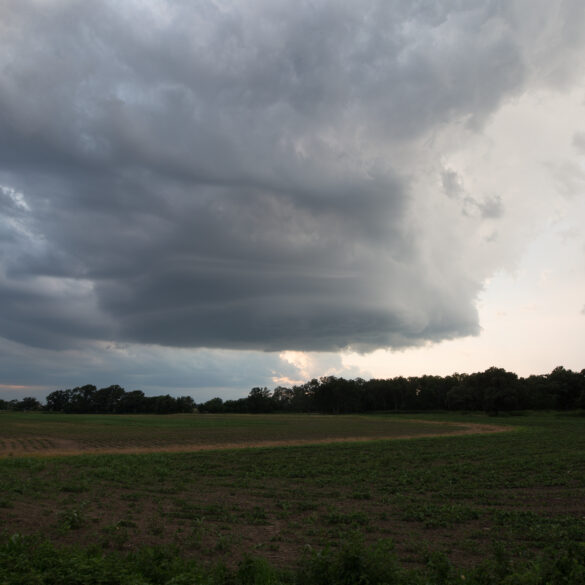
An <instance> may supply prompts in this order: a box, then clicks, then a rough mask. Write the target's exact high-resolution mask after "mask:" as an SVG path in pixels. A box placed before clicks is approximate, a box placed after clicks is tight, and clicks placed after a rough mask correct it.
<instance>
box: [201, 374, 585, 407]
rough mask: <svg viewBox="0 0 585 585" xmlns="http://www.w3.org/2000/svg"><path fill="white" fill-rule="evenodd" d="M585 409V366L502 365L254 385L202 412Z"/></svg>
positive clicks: (212, 402)
mask: <svg viewBox="0 0 585 585" xmlns="http://www.w3.org/2000/svg"><path fill="white" fill-rule="evenodd" d="M577 408H585V370H581V372H573V371H571V370H566V369H565V368H563V367H562V366H559V367H557V368H555V369H554V370H553V371H552V372H551V373H550V374H544V375H532V376H529V377H527V378H519V377H518V376H517V375H516V374H515V373H513V372H508V371H506V370H504V369H501V368H489V369H487V370H486V371H485V372H477V373H474V374H453V375H451V376H445V377H441V376H414V377H409V378H405V377H402V376H399V377H396V378H390V379H372V380H367V381H366V380H362V379H361V378H357V379H355V380H346V379H344V378H337V377H335V376H326V377H323V378H319V379H316V378H314V379H313V380H310V381H309V382H306V383H305V384H302V385H299V386H293V387H292V388H285V387H282V386H279V387H277V388H275V389H274V390H273V391H270V390H269V389H268V388H253V389H252V390H251V391H250V394H249V395H248V397H247V398H240V399H239V400H226V401H225V402H224V401H223V400H222V399H221V398H213V399H211V400H208V401H207V402H204V403H202V404H199V405H198V410H199V412H212V413H213V412H215V413H219V412H248V413H255V412H323V413H332V414H337V413H338V414H343V413H355V412H370V411H397V412H400V411H423V410H456V411H484V412H488V413H491V414H498V413H499V412H502V411H506V412H512V411H519V410H552V409H557V410H571V409H577Z"/></svg>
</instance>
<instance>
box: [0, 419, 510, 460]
mask: <svg viewBox="0 0 585 585" xmlns="http://www.w3.org/2000/svg"><path fill="white" fill-rule="evenodd" d="M408 421H409V422H416V423H424V424H428V425H440V424H444V423H441V422H436V421H425V420H419V419H408ZM449 424H452V425H456V426H458V427H459V428H458V429H457V430H455V431H453V432H447V433H445V432H442V433H416V434H401V435H388V436H356V437H327V438H325V439H306V440H305V439H294V440H266V441H238V442H221V443H212V444H209V443H205V444H202V443H180V444H168V445H160V444H159V445H153V446H148V447H143V446H137V445H132V444H131V442H130V444H128V445H125V446H117V447H113V446H108V447H94V446H87V445H83V444H82V443H81V442H78V441H75V440H71V439H64V438H53V437H42V436H38V437H34V436H33V437H30V436H29V437H26V438H23V439H7V440H3V441H0V457H7V456H10V457H22V456H41V457H42V456H47V457H48V456H59V455H86V454H101V453H109V454H116V453H119V454H129V453H136V454H138V453H189V452H195V451H217V450H222V449H226V450H227V449H249V448H258V447H293V446H299V445H320V444H330V443H358V442H364V441H388V440H398V439H418V438H430V437H446V436H452V435H471V434H483V433H500V432H504V431H509V430H511V428H510V427H506V426H501V425H492V424H480V423H449Z"/></svg>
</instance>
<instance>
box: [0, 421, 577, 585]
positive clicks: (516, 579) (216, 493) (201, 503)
mask: <svg viewBox="0 0 585 585" xmlns="http://www.w3.org/2000/svg"><path fill="white" fill-rule="evenodd" d="M133 418H134V419H135V420H136V424H135V427H136V428H146V429H148V430H149V431H150V435H151V439H152V441H153V442H155V441H156V437H157V435H158V434H159V433H161V434H162V435H163V436H164V435H165V433H170V432H175V433H178V434H180V433H181V432H184V429H185V428H186V426H188V425H189V424H190V423H188V422H187V421H197V422H196V423H192V424H199V421H200V425H201V426H199V427H197V428H198V432H201V433H202V434H205V432H209V433H211V434H213V432H217V433H225V435H224V436H225V437H226V441H228V437H229V441H231V440H233V439H234V437H236V436H241V437H242V436H244V433H246V436H247V437H248V439H250V440H251V441H253V440H254V439H258V438H259V437H262V438H263V439H268V438H270V437H272V438H273V439H281V438H282V437H283V436H286V435H287V434H289V433H290V435H291V436H293V437H294V436H296V437H300V436H301V435H302V434H306V435H308V436H309V437H310V438H311V437H313V438H315V437H317V436H319V435H320V433H322V431H320V430H319V429H321V428H323V426H324V425H326V423H325V422H324V421H326V420H329V419H330V420H332V421H340V422H339V423H335V424H339V425H340V426H342V425H343V424H345V426H346V427H351V426H352V425H354V424H355V425H356V426H357V425H360V424H363V425H364V426H365V425H366V424H367V423H368V421H369V423H370V424H371V425H372V426H374V427H375V426H376V425H382V424H386V425H390V426H392V425H394V424H396V425H398V426H400V425H408V421H407V420H406V417H405V415H400V414H398V415H384V416H382V415H375V416H360V417H356V416H348V417H345V416H344V417H324V416H315V415H288V416H287V415H280V416H256V417H251V416H243V417H242V416H234V415H231V416H205V417H201V416H197V415H180V416H171V417H164V418H161V417H154V416H152V417H145V416H136V417H130V416H128V417H121V416H115V417H114V416H103V415H102V416H99V417H97V416H96V417H93V419H92V417H91V416H85V415H79V416H71V415H69V416H65V415H63V416H60V415H52V416H47V415H43V414H26V413H25V414H21V413H13V414H11V413H5V414H2V415H0V419H1V420H0V429H2V430H4V429H6V428H7V425H5V424H3V423H4V421H7V423H9V424H8V427H11V428H12V431H11V432H12V433H13V436H14V437H16V436H18V433H21V436H24V435H26V434H27V433H32V432H33V428H32V423H33V421H34V424H35V425H36V429H35V432H36V435H37V436H39V437H40V436H42V435H43V433H44V430H45V428H44V425H48V426H47V427H46V429H49V428H50V426H51V425H53V424H56V423H55V422H53V421H57V422H58V423H59V424H62V425H65V424H67V423H66V422H65V421H67V420H69V421H70V422H69V425H70V428H71V429H72V432H73V434H74V435H75V433H78V432H79V433H81V431H80V430H79V429H78V427H86V428H87V427H91V424H96V425H97V422H95V423H92V420H94V421H97V420H102V421H103V422H102V423H101V424H102V425H103V426H104V427H105V426H107V424H108V421H110V436H111V440H112V441H114V440H116V438H117V437H119V438H120V441H121V442H123V441H124V430H123V429H124V428H125V427H127V426H129V425H131V420H132V419H133ZM417 418H420V419H423V421H424V422H426V424H427V425H429V426H432V425H433V423H435V424H436V423H440V424H441V425H447V426H450V427H453V425H457V424H459V423H462V422H464V423H465V424H470V423H474V424H489V423H491V422H493V419H490V418H488V417H485V416H480V415H467V416H461V415H454V414H450V415H445V414H444V415H436V414H425V415H418V416H417ZM18 419H20V421H21V425H22V426H18V424H17V422H18ZM295 419H296V420H297V425H295V424H294V422H293V421H294V420H295ZM281 420H282V421H283V423H280V422H279V421H281ZM584 420H585V419H584V418H583V417H581V416H576V415H575V414H574V413H569V412H566V413H542V414H530V415H524V416H516V417H506V418H503V419H501V420H500V421H499V422H500V423H502V424H504V423H505V425H506V426H507V427H508V428H509V429H510V431H509V432H503V433H492V434H483V435H479V434H477V435H473V434H468V435H463V436H461V435H460V436H457V435H452V436H445V437H426V438H416V439H401V440H400V439H399V440H381V439H377V440H371V441H368V442H362V443H357V442H356V443H334V444H320V445H302V446H288V447H278V448H276V447H270V448H269V447H262V448H246V449H223V450H214V451H200V452H183V453H181V452H178V453H161V452H153V453H141V454H123V455H113V454H103V455H98V454H84V455H79V456H75V457H38V456H35V457H16V456H12V457H5V458H3V459H0V494H1V495H0V526H1V527H2V529H0V583H2V584H3V585H4V584H6V585H13V584H15V583H27V584H28V583H42V584H45V583H46V584H49V583H64V584H67V583H84V584H85V583H87V584H91V583H120V584H128V585H129V584H130V583H132V584H155V583H157V584H159V583H160V584H162V583H165V584H168V585H171V584H174V585H177V584H181V583H218V584H224V583H226V584H228V583H230V584H239V583H242V584H251V583H298V584H306V585H312V584H318V585H321V584H323V585H324V584H326V583H327V584H328V583H346V584H353V583H355V584H358V583H361V584H364V583H371V584H374V583H397V584H406V583H413V584H417V583H420V584H421V585H422V584H423V583H424V584H426V585H429V584H430V585H435V584H436V585H438V584H449V585H450V584H454V583H462V582H465V583H473V584H482V585H485V584H491V583H494V584H495V583H504V584H509V585H511V584H516V583H520V584H534V585H536V584H545V583H547V584H548V583H550V584H560V583H567V584H568V583H571V584H579V583H585V461H584V459H583V452H585V432H583V431H584ZM11 421H12V422H11ZM77 421H79V422H77ZM117 421H120V422H117ZM206 421H207V422H206ZM238 421H241V422H238ZM29 424H30V425H31V426H28V425H29ZM332 424H333V423H332ZM412 424H413V425H415V424H421V425H422V423H412ZM206 425H207V427H206ZM206 428H207V429H208V431H206V430H205V429H206ZM245 428H247V431H246V430H245ZM295 428H299V429H300V430H298V431H297V432H298V434H297V435H295V434H294V429H295ZM406 428H407V426H403V427H402V431H401V433H403V432H404V430H405V429H406ZM412 428H415V427H412ZM421 428H422V427H421ZM76 429H77V430H76ZM181 429H183V430H181ZM213 429H219V431H214V430H213ZM234 429H235V430H234ZM427 430H428V429H427ZM443 430H444V429H443ZM100 432H101V431H100ZM92 433H97V434H98V435H99V432H98V430H97V427H94V428H93V431H90V430H88V431H87V436H88V437H90V436H91V434H92ZM104 433H105V431H104ZM230 433H233V434H230ZM7 434H8V433H7ZM44 434H45V435H50V432H49V431H48V430H47V433H44ZM30 436H31V437H32V434H31V435H30ZM103 436H105V434H104V435H103ZM103 436H102V438H103ZM6 440H8V439H6Z"/></svg>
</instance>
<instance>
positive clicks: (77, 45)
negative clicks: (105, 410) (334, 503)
mask: <svg viewBox="0 0 585 585" xmlns="http://www.w3.org/2000/svg"><path fill="white" fill-rule="evenodd" d="M584 45H585V4H584V3H583V2H582V1H581V0H552V1H551V0H547V1H544V0H509V1H506V2H501V1H495V0H494V1H489V0H482V1H469V2H464V3H461V2H459V1H455V0H452V1H447V0H428V1H424V0H423V1H421V2H403V1H398V0H397V1H390V0H383V1H359V2H358V1H355V2H352V1H350V2H339V1H337V0H335V1H333V0H332V1H325V0H323V1H319V2H317V1H314V2H311V1H301V2H294V3H291V2H288V1H286V2H285V1H280V0H250V1H246V2H237V1H233V2H230V1H227V0H225V1H222V0H216V1H211V0H202V1H197V2H193V1H189V2H186V1H184V2H181V1H173V2H171V1H164V0H148V1H141V2H135V1H130V0H128V1H126V2H113V1H111V2H109V1H105V0H104V1H96V2H85V1H82V0H0V396H10V397H12V396H18V395H21V394H23V393H28V394H34V393H36V394H37V395H42V394H43V393H46V391H47V390H48V391H50V390H52V389H55V388H57V387H72V386H75V385H79V384H84V383H96V384H98V385H102V384H111V383H119V384H121V385H123V386H125V387H126V388H127V389H132V388H136V387H137V388H142V389H144V390H146V391H152V392H157V393H158V392H160V391H165V392H166V391H168V392H171V393H173V394H176V393H189V394H192V395H193V396H194V398H195V400H198V399H205V398H209V397H211V396H213V395H216V394H220V395H222V396H229V395H242V393H245V392H247V390H248V389H249V388H250V387H251V386H255V385H269V386H273V385H275V384H276V383H279V382H283V383H287V382H291V381H299V380H302V379H304V377H306V376H311V375H323V374H326V373H330V372H333V373H337V374H340V375H345V376H353V375H362V376H364V377H368V376H369V375H388V376H392V375H400V374H403V373H404V374H415V373H448V372H449V371H456V370H457V371H470V370H473V369H482V368H483V367H486V368H487V367H489V366H491V365H501V366H503V367H508V368H509V369H513V370H515V371H518V373H529V372H534V373H537V372H539V371H541V370H542V368H545V370H546V368H548V367H549V364H548V362H547V361H546V360H543V358H542V355H541V354H542V352H541V353H539V351H540V349H539V350H538V351H537V349H536V345H535V339H534V333H533V330H532V329H530V327H532V328H534V326H535V323H536V324H538V329H537V331H540V332H541V334H542V335H544V336H548V335H556V336H558V335H559V331H560V335H561V336H563V335H562V332H563V331H565V332H566V331H567V327H569V326H571V327H573V326H574V327H575V334H574V336H571V335H566V336H565V337H567V338H568V339H569V338H570V342H569V340H568V339H567V340H563V339H558V340H557V341H556V343H555V351H549V353H548V354H547V355H548V357H549V361H550V362H551V364H552V365H551V367H550V368H549V369H552V367H554V366H555V365H559V364H560V363H563V364H564V365H566V366H567V367H573V368H577V369H581V368H582V367H585V363H580V362H579V360H580V355H575V342H577V343H578V342H579V341H581V340H582V339H583V337H582V335H583V334H582V332H583V329H584V325H585V317H584V315H583V312H584V309H583V307H584V306H585V291H584V290H583V284H584V278H583V277H584V274H585V241H584V239H583V235H582V233H581V226H582V225H583V224H582V220H583V219H585V212H584V209H583V199H584V195H585V165H584V164H583V160H584V157H585V115H584V103H585V67H584V63H585V60H584V58H583V55H585V46H584ZM560 258H562V262H560V261H559V259H560ZM561 268H562V270H561ZM559 270H561V272H562V273H561V272H559ZM547 271H548V272H547ZM563 271H564V272H563ZM544 273H547V274H548V279H549V282H552V283H553V284H554V285H555V288H554V292H551V289H550V287H549V289H547V290H548V292H546V291H545V293H543V296H542V297H538V298H535V299H533V300H532V301H531V298H532V295H534V294H536V293H537V292H538V286H536V285H535V284H534V282H532V280H531V279H540V278H541V277H542V275H543V274H544ZM538 282H541V281H540V280H539V281H538ZM575 291H578V296H575V298H573V296H574V295H575V294H577V293H575ZM541 292H542V291H541ZM563 294H565V296H563ZM567 294H570V295H573V296H571V300H570V302H569V303H568V301H567V299H566V295H567ZM579 295H580V296H579ZM518 297H521V298H522V302H520V303H519V304H518V303H516V304H514V303H515V299H516V300H517V298H518ZM538 299H540V301H539V300H538ZM535 302H536V307H537V308H536V310H535V311H533V314H532V316H531V317H530V316H527V317H526V318H525V319H524V318H523V317H522V316H523V315H524V314H525V311H526V306H532V305H534V303H535ZM539 302H540V305H539V304H538V303H539ZM531 303H532V305H531ZM567 303H568V304H567ZM496 307H498V308H496ZM539 307H540V308H539ZM502 312H503V313H504V314H505V315H508V318H507V320H506V319H504V320H502V318H498V315H500V317H501V314H500V313H502ZM498 319H499V320H498ZM573 324H574V325H573ZM514 336H516V337H514ZM510 339H515V343H514V347H512V348H509V347H508V345H507V341H509V340H510ZM583 342H584V343H585V339H583ZM565 343H566V346H564V345H563V344H565ZM461 344H464V345H461ZM531 344H532V345H531ZM557 344H560V345H561V346H562V347H561V351H559V348H558V347H556V345H557ZM541 347H542V340H541ZM581 347H585V345H581ZM563 348H564V352H563V351H562V350H563ZM565 356H566V357H565ZM557 358H558V363H556V362H554V360H557ZM551 360H552V361H551ZM496 362H498V363H496ZM503 362H505V363H503ZM389 364H390V365H389ZM429 370H430V371H429ZM443 370H446V371H445V372H444V371H443Z"/></svg>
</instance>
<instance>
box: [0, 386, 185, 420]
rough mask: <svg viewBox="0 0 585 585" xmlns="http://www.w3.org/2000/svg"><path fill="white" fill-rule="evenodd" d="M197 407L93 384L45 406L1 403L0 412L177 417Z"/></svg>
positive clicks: (59, 394)
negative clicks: (161, 415)
mask: <svg viewBox="0 0 585 585" xmlns="http://www.w3.org/2000/svg"><path fill="white" fill-rule="evenodd" d="M195 406H196V405H195V401H194V400H193V398H191V396H180V397H178V398H175V397H173V396H170V395H169V394H165V395H164V396H146V395H145V394H144V392H143V391H142V390H132V391H131V392H126V391H125V390H124V388H122V387H120V386H118V385H117V384H114V385H113V386H108V387H107V388H100V389H99V390H98V388H96V386H94V385H92V384H86V385H85V386H78V387H76V388H72V389H68V390H55V391H54V392H51V393H50V394H49V395H48V396H47V398H46V402H45V404H44V405H42V404H41V403H40V402H39V401H38V400H37V399H36V398H32V397H30V396H27V397H26V398H23V399H22V400H11V401H9V402H6V401H5V400H0V410H2V409H4V410H6V409H8V410H45V411H49V412H65V413H75V414H176V413H188V412H193V411H194V410H195Z"/></svg>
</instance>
